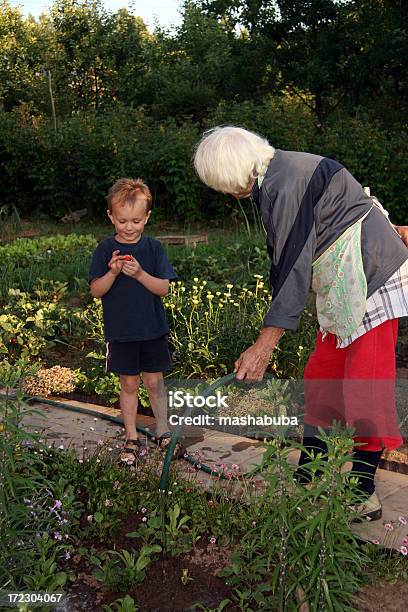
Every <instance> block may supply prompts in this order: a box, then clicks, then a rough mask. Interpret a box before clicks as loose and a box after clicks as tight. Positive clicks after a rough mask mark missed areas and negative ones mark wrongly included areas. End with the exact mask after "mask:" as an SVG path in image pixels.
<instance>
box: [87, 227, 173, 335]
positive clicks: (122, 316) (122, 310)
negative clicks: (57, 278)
mask: <svg viewBox="0 0 408 612" xmlns="http://www.w3.org/2000/svg"><path fill="white" fill-rule="evenodd" d="M117 250H120V255H133V257H134V258H135V259H137V261H138V262H139V263H140V265H141V266H142V268H143V270H145V272H147V273H148V274H151V275H152V276H156V277H157V278H166V279H168V280H176V279H177V278H178V277H177V274H176V273H175V272H174V270H173V268H172V266H171V264H170V262H169V260H168V259H167V257H166V254H165V252H164V250H163V247H162V245H161V244H160V242H159V241H158V240H155V239H154V238H150V237H148V236H144V235H142V236H141V238H140V240H139V241H138V242H136V243H131V244H124V243H122V242H118V241H117V240H116V238H115V237H114V236H110V237H109V238H105V239H104V240H102V242H100V243H99V244H98V246H97V247H96V249H95V251H94V253H93V255H92V261H91V266H90V269H89V275H88V280H89V282H91V281H92V280H93V279H95V278H99V277H100V276H104V275H105V274H106V273H107V272H108V270H109V266H108V262H109V261H110V260H111V258H112V253H113V251H117ZM102 307H103V320H104V326H105V340H106V342H132V341H135V340H153V339H155V338H159V337H160V336H163V335H165V334H168V333H169V326H168V324H167V321H166V316H165V313H164V306H163V303H162V300H161V298H160V296H158V295H155V294H154V293H151V291H149V290H148V289H146V287H144V285H142V284H141V283H139V281H137V280H136V279H134V278H131V277H130V276H127V275H126V274H123V272H120V274H119V275H118V276H117V277H116V279H115V281H114V283H113V285H112V287H111V288H110V289H109V291H108V292H107V293H105V295H104V296H102Z"/></svg>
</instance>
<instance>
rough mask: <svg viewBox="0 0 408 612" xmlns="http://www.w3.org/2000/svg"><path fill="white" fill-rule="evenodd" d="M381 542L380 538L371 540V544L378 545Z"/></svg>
mask: <svg viewBox="0 0 408 612" xmlns="http://www.w3.org/2000/svg"><path fill="white" fill-rule="evenodd" d="M379 543H380V541H379V540H371V544H375V545H376V546H378V545H379Z"/></svg>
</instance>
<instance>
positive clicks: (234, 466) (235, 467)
mask: <svg viewBox="0 0 408 612" xmlns="http://www.w3.org/2000/svg"><path fill="white" fill-rule="evenodd" d="M231 467H232V469H233V470H239V465H238V464H237V463H233V464H232V465H231Z"/></svg>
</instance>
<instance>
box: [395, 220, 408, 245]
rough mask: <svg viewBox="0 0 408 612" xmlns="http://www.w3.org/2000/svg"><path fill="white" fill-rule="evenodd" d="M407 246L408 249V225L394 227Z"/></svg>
mask: <svg viewBox="0 0 408 612" xmlns="http://www.w3.org/2000/svg"><path fill="white" fill-rule="evenodd" d="M394 227H395V229H396V230H397V232H398V233H399V235H400V236H401V239H402V241H403V242H404V244H405V246H407V247H408V225H394Z"/></svg>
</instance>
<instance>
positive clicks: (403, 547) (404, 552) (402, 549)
mask: <svg viewBox="0 0 408 612" xmlns="http://www.w3.org/2000/svg"><path fill="white" fill-rule="evenodd" d="M400 551H401V553H402V554H403V555H404V557H406V556H407V555H408V548H407V547H406V546H401V548H400Z"/></svg>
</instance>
